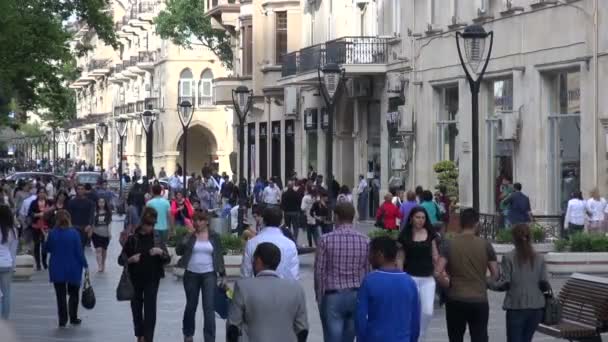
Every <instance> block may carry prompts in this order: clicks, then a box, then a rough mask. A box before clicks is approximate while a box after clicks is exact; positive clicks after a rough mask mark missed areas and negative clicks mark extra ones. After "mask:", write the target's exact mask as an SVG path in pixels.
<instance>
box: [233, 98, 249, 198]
mask: <svg viewBox="0 0 608 342" xmlns="http://www.w3.org/2000/svg"><path fill="white" fill-rule="evenodd" d="M252 103H253V89H252V90H249V89H248V88H247V87H246V86H239V87H237V88H236V89H233V90H232V104H233V105H234V108H235V110H236V113H237V116H238V118H239V177H238V179H239V184H240V185H242V183H243V180H244V179H247V186H246V187H245V188H244V189H242V188H241V189H239V190H240V191H239V192H240V195H241V197H243V198H244V197H246V196H247V194H248V192H249V187H250V186H251V170H250V168H251V164H250V163H247V164H248V165H249V167H248V168H247V177H245V175H244V169H245V166H244V164H245V161H244V160H245V124H246V121H247V113H249V110H250V109H251V105H252Z"/></svg>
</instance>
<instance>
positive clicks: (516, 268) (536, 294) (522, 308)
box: [490, 224, 551, 342]
mask: <svg viewBox="0 0 608 342" xmlns="http://www.w3.org/2000/svg"><path fill="white" fill-rule="evenodd" d="M511 233H512V235H513V244H514V245H515V249H514V250H513V251H512V252H510V253H508V254H506V255H505V256H503V258H502V261H501V272H500V273H501V280H500V281H499V282H497V283H495V284H492V283H491V284H490V285H491V286H490V288H491V289H493V290H496V291H506V292H507V293H506V295H505V299H504V302H503V309H504V310H505V311H506V321H507V342H531V341H532V338H533V337H534V332H535V331H536V328H537V327H538V325H539V324H540V323H541V321H542V320H543V314H544V311H545V310H544V308H545V295H544V293H546V292H548V291H550V289H551V286H550V285H549V282H548V280H547V279H548V278H547V267H546V265H545V259H544V258H543V256H542V255H540V254H538V253H536V252H535V251H534V247H532V237H531V234H530V228H529V227H528V225H527V224H516V225H514V226H513V228H512V231H511Z"/></svg>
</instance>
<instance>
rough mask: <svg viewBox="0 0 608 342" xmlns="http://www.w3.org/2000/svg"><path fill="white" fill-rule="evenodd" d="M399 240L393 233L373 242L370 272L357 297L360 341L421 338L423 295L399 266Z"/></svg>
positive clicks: (413, 340)
mask: <svg viewBox="0 0 608 342" xmlns="http://www.w3.org/2000/svg"><path fill="white" fill-rule="evenodd" d="M397 250H398V247H397V242H396V241H395V240H393V239H391V238H389V237H386V236H382V237H378V238H375V239H373V240H372V241H371V243H370V252H369V259H370V262H371V264H372V267H373V268H374V271H373V272H371V273H370V274H368V275H367V276H366V277H365V279H363V283H362V284H361V288H360V289H359V294H358V300H357V318H356V320H357V321H356V323H357V324H356V326H357V342H379V341H382V342H417V341H418V336H419V334H420V298H419V296H418V289H417V288H416V283H415V282H414V280H413V279H412V277H410V276H409V275H408V274H407V273H405V272H403V271H402V270H401V269H400V268H399V267H398V266H397Z"/></svg>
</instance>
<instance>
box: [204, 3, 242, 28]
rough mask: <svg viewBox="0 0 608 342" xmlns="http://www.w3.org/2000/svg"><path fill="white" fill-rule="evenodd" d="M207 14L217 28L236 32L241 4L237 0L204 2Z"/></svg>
mask: <svg viewBox="0 0 608 342" xmlns="http://www.w3.org/2000/svg"><path fill="white" fill-rule="evenodd" d="M204 3H205V8H206V12H205V15H208V16H210V17H211V18H212V19H213V21H212V24H215V25H214V26H215V27H217V28H224V29H227V30H230V31H234V28H235V27H236V26H237V25H238V20H239V15H240V11H241V4H240V2H239V1H237V0H204Z"/></svg>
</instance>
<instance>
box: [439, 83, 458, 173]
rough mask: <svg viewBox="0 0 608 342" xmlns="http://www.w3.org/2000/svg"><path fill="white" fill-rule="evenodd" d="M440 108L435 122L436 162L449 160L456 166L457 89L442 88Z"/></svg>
mask: <svg viewBox="0 0 608 342" xmlns="http://www.w3.org/2000/svg"><path fill="white" fill-rule="evenodd" d="M439 91H440V94H441V107H440V109H439V115H438V120H437V127H438V129H439V134H438V147H439V148H438V160H439V161H442V160H451V161H453V162H455V163H456V165H458V161H459V155H458V152H459V151H458V145H459V144H460V139H459V137H458V87H457V86H455V87H449V88H442V89H440V90H439Z"/></svg>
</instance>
